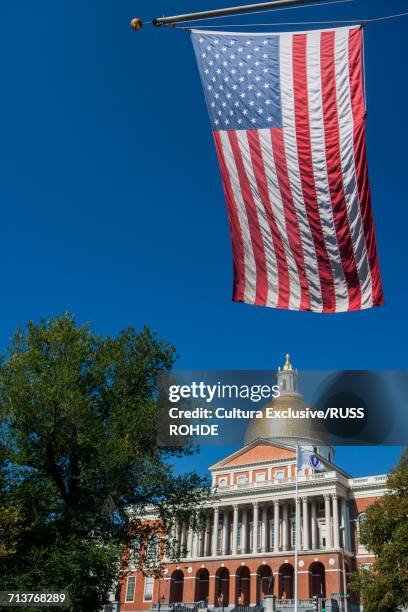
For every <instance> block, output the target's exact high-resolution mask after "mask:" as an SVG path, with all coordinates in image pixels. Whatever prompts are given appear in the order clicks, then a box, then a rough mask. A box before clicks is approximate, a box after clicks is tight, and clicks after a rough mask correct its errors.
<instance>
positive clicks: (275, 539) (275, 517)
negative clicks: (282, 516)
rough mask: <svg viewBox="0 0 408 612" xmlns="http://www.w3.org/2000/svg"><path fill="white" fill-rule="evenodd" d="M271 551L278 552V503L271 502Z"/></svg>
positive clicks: (276, 501)
mask: <svg viewBox="0 0 408 612" xmlns="http://www.w3.org/2000/svg"><path fill="white" fill-rule="evenodd" d="M273 550H274V552H279V501H278V500H275V501H274V502H273Z"/></svg>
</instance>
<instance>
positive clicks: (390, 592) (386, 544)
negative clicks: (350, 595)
mask: <svg viewBox="0 0 408 612" xmlns="http://www.w3.org/2000/svg"><path fill="white" fill-rule="evenodd" d="M387 487H388V492H387V493H386V495H384V497H382V498H381V499H379V500H378V501H377V502H375V503H374V504H373V505H371V506H370V507H369V508H368V509H367V518H366V520H365V521H364V523H363V525H362V526H361V530H360V539H361V542H362V544H363V545H364V546H365V547H366V548H367V549H368V550H371V551H372V552H373V554H374V555H375V556H376V561H375V563H374V564H373V566H372V567H370V568H364V569H362V570H361V571H360V572H359V574H358V575H357V576H356V578H355V581H354V588H355V589H356V590H358V591H360V595H361V598H362V600H363V604H364V610H367V612H395V610H398V609H399V608H402V607H404V606H407V605H408V449H405V452H404V453H403V455H402V457H401V459H400V461H399V464H398V466H397V467H396V468H395V469H394V470H392V471H391V472H390V474H389V476H388V480H387Z"/></svg>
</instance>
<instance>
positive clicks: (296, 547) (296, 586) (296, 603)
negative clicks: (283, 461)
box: [295, 444, 299, 612]
mask: <svg viewBox="0 0 408 612" xmlns="http://www.w3.org/2000/svg"><path fill="white" fill-rule="evenodd" d="M298 473H299V444H296V480H295V482H296V495H295V521H296V525H295V612H298V547H299V503H298Z"/></svg>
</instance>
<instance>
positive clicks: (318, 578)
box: [309, 561, 326, 597]
mask: <svg viewBox="0 0 408 612" xmlns="http://www.w3.org/2000/svg"><path fill="white" fill-rule="evenodd" d="M309 593H310V597H313V596H314V595H323V596H326V578H325V571H324V565H323V563H320V561H315V562H314V563H312V564H311V566H310V567H309Z"/></svg>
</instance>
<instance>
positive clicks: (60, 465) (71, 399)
mask: <svg viewBox="0 0 408 612" xmlns="http://www.w3.org/2000/svg"><path fill="white" fill-rule="evenodd" d="M175 357H176V356H175V349H174V347H172V346H170V345H168V344H167V343H166V342H164V341H163V340H160V339H158V338H157V336H156V335H155V334H153V333H152V332H151V331H150V330H149V329H148V328H144V329H143V330H142V331H141V332H140V333H136V332H135V330H134V329H133V328H129V329H127V330H125V331H123V332H122V333H120V334H119V335H118V337H116V338H111V337H107V338H101V337H98V336H96V335H94V334H93V333H92V331H91V330H90V328H89V327H88V326H78V325H77V324H76V322H75V320H74V318H73V317H72V316H70V315H64V316H60V317H56V318H53V319H51V320H48V321H45V320H44V321H41V322H40V323H39V324H36V323H33V322H29V323H28V324H27V326H26V327H25V328H23V329H19V330H17V332H16V333H15V335H14V337H13V339H12V342H11V346H10V348H9V350H8V351H7V353H6V355H5V356H4V358H3V360H2V363H1V365H0V415H1V421H0V436H1V437H0V496H1V499H0V590H7V589H16V590H25V589H31V590H33V589H34V590H46V589H48V590H60V589H66V590H68V591H69V592H70V597H71V600H72V602H73V604H72V609H74V610H75V611H76V612H80V611H84V612H85V611H86V612H92V611H93V610H99V609H100V607H101V605H102V604H103V603H104V601H105V599H106V596H107V593H108V591H109V590H110V589H111V588H112V585H113V583H114V581H115V580H116V577H117V575H118V572H119V571H120V564H119V563H118V560H119V559H120V558H121V557H122V558H123V554H122V553H123V550H124V546H127V545H128V544H130V543H131V540H132V539H134V538H137V539H138V541H139V543H141V546H140V550H141V551H143V550H147V548H148V547H146V546H145V545H144V544H143V540H145V541H147V540H148V539H149V538H151V537H152V532H153V531H154V530H156V529H157V525H160V530H159V534H160V533H165V532H166V531H167V530H168V526H169V523H170V521H171V519H172V517H173V518H174V516H175V515H182V514H183V515H185V514H186V513H190V512H193V511H195V510H196V508H198V507H199V506H200V503H201V502H202V501H203V499H205V497H206V496H207V495H208V487H207V482H206V481H204V480H203V479H201V478H200V477H198V476H197V475H196V474H194V473H189V474H185V475H182V476H177V475H175V473H174V471H173V468H172V460H173V459H174V457H177V456H183V455H185V454H186V453H192V452H194V450H193V449H189V448H181V447H179V448H160V447H158V446H157V444H156V423H157V418H158V409H157V376H158V375H160V374H161V373H167V372H169V371H170V370H171V368H172V366H173V364H174V361H175ZM150 504H153V505H154V507H155V509H156V516H157V521H156V523H154V524H150V525H148V526H146V525H144V524H143V521H142V516H143V508H144V507H146V506H148V505H150ZM130 508H132V512H129V509H130ZM125 557H126V556H125ZM125 561H126V558H125ZM37 610H38V608H37Z"/></svg>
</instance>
